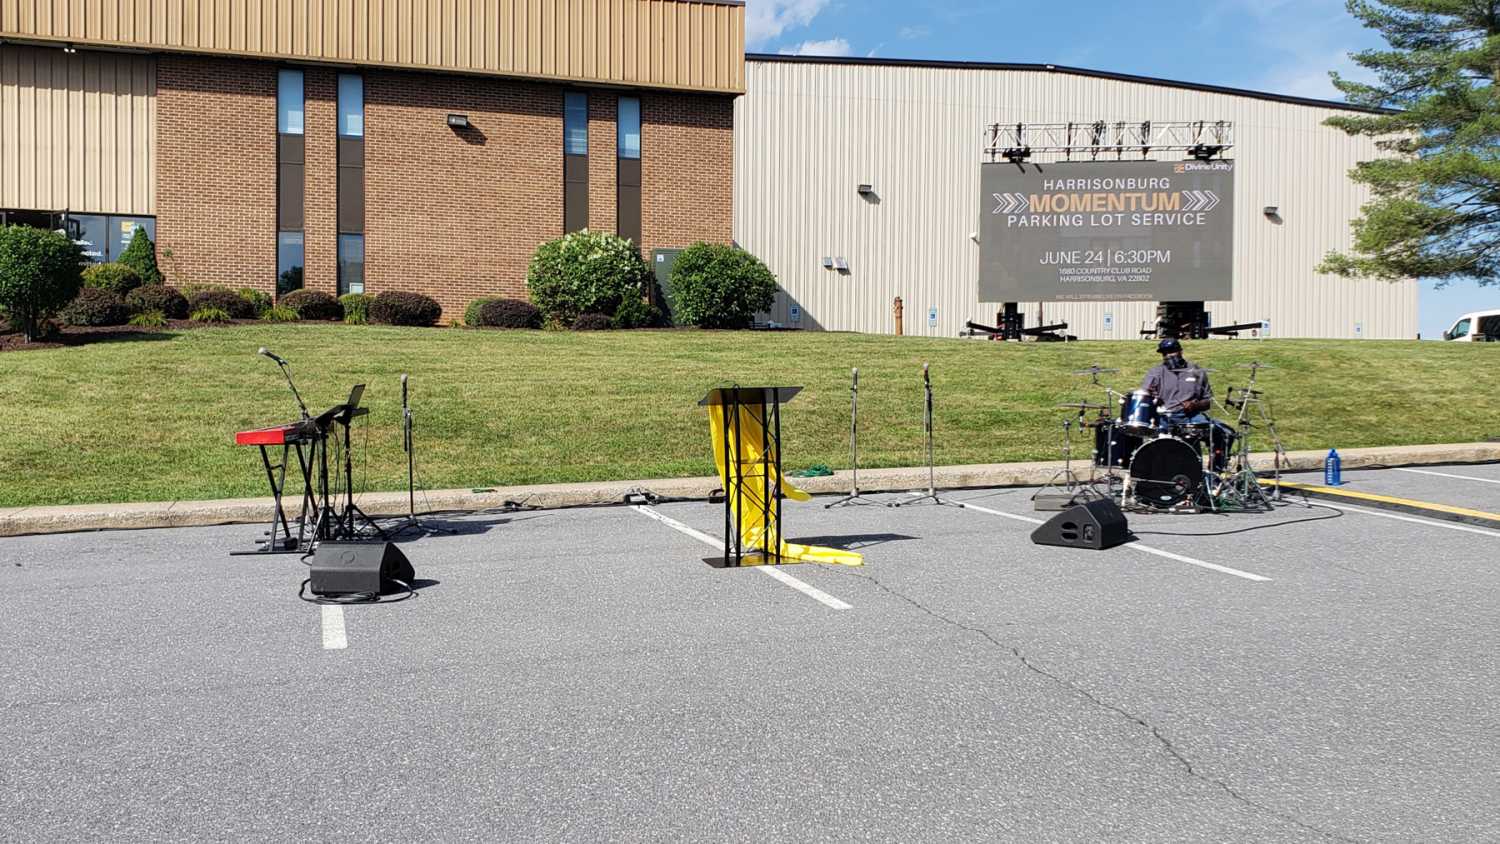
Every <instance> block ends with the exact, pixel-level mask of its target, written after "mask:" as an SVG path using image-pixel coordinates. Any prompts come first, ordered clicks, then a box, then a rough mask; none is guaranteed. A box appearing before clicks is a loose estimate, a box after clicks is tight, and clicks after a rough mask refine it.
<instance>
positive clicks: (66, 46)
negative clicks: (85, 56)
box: [63, 44, 78, 56]
mask: <svg viewBox="0 0 1500 844" xmlns="http://www.w3.org/2000/svg"><path fill="white" fill-rule="evenodd" d="M63 52H64V53H67V54H68V55H70V56H71V55H73V54H74V53H76V52H78V48H77V47H75V46H73V45H72V44H64V45H63Z"/></svg>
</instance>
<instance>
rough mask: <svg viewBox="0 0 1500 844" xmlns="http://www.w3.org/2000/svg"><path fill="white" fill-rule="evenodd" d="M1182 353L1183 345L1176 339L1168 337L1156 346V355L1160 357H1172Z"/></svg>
mask: <svg viewBox="0 0 1500 844" xmlns="http://www.w3.org/2000/svg"><path fill="white" fill-rule="evenodd" d="M1180 351H1182V344H1181V343H1179V342H1177V338H1176V337H1168V338H1167V339H1165V340H1163V341H1161V342H1160V343H1157V344H1156V353H1157V354H1159V355H1170V354H1172V353H1173V352H1180Z"/></svg>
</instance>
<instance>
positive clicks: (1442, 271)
mask: <svg viewBox="0 0 1500 844" xmlns="http://www.w3.org/2000/svg"><path fill="white" fill-rule="evenodd" d="M1348 8H1349V12H1350V13H1351V14H1353V15H1354V16H1355V17H1356V18H1358V19H1359V20H1360V21H1362V22H1363V23H1364V24H1365V26H1367V27H1369V28H1371V29H1375V30H1377V31H1379V32H1380V33H1381V35H1382V36H1383V37H1384V38H1385V40H1386V42H1387V44H1388V45H1389V49H1377V50H1366V51H1364V52H1360V53H1356V54H1355V55H1354V56H1353V58H1354V60H1355V61H1356V62H1357V63H1359V64H1360V65H1361V66H1363V67H1365V68H1367V69H1369V70H1370V71H1372V72H1373V73H1374V74H1375V77H1376V80H1375V81H1374V82H1372V83H1369V84H1365V83H1360V82H1355V81H1353V80H1349V79H1343V78H1341V77H1339V76H1338V74H1333V81H1334V84H1335V85H1336V86H1337V87H1338V89H1339V90H1340V91H1342V92H1343V93H1344V96H1345V99H1346V100H1348V101H1349V102H1350V103H1353V104H1356V105H1362V106H1367V107H1371V108H1373V109H1381V110H1382V111H1374V112H1371V113H1367V114H1346V115H1340V116H1338V117H1334V118H1332V119H1330V120H1329V121H1328V124H1329V125H1331V126H1334V127H1337V128H1339V129H1342V130H1343V131H1345V132H1347V133H1349V134H1350V135H1364V136H1367V137H1372V138H1376V139H1377V144H1378V145H1379V146H1380V148H1381V149H1382V150H1385V151H1386V152H1389V153H1391V155H1390V157H1385V158H1381V159H1378V160H1375V161H1366V162H1361V163H1360V164H1359V165H1358V166H1356V167H1355V169H1354V170H1353V172H1352V173H1351V176H1352V178H1353V179H1354V180H1355V181H1357V182H1360V183H1363V184H1366V185H1368V186H1369V187H1370V189H1371V191H1372V192H1373V193H1374V198H1373V199H1372V200H1371V202H1370V203H1369V204H1367V205H1366V206H1365V207H1364V209H1363V213H1362V215H1361V216H1360V218H1359V219H1357V220H1355V221H1354V248H1353V250H1352V251H1351V252H1350V253H1349V254H1339V253H1333V254H1330V255H1329V256H1328V257H1327V258H1326V259H1325V260H1324V262H1323V264H1322V266H1321V267H1320V269H1321V270H1322V271H1324V272H1332V273H1338V274H1340V275H1345V276H1369V277H1375V278H1385V279H1401V278H1431V279H1437V280H1439V281H1440V282H1443V281H1450V280H1452V279H1455V278H1465V277H1472V278H1475V279H1477V280H1479V282H1480V283H1481V284H1490V283H1494V282H1495V281H1496V280H1497V274H1500V155H1497V142H1500V0H1348Z"/></svg>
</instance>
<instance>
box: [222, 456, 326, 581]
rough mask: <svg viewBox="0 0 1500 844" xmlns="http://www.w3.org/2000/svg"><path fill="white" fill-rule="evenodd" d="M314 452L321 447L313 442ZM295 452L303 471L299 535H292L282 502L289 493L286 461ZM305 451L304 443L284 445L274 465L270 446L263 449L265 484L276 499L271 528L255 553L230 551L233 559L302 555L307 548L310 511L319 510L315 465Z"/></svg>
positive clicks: (298, 523) (262, 463)
mask: <svg viewBox="0 0 1500 844" xmlns="http://www.w3.org/2000/svg"><path fill="white" fill-rule="evenodd" d="M312 446H313V451H314V452H316V451H317V447H318V444H317V442H316V441H314V442H313V443H312ZM293 451H295V452H296V455H297V466H298V468H299V469H301V470H302V506H301V509H300V510H299V512H298V514H297V535H296V536H295V537H293V536H292V526H291V522H290V520H289V519H288V518H287V516H286V506H285V504H284V503H283V502H284V500H285V494H286V474H287V473H286V469H287V459H288V458H289V457H290V456H291V454H292V452H293ZM310 457H311V455H309V454H307V453H306V451H305V450H304V449H303V443H301V442H298V443H291V444H288V443H282V445H281V458H280V460H278V461H277V462H275V463H272V462H271V452H270V447H269V446H266V445H262V446H260V462H261V465H262V466H263V467H265V470H266V481H267V482H268V483H269V484H270V485H271V496H272V497H273V498H274V499H275V500H276V505H275V507H274V508H273V509H272V511H271V529H270V531H269V532H267V534H266V538H265V539H263V540H259V544H260V546H261V547H260V548H259V549H258V550H255V551H231V552H230V554H229V556H231V557H252V556H257V555H261V554H301V553H304V548H305V547H306V537H307V534H306V531H307V514H308V511H309V510H310V509H315V508H316V507H317V499H316V498H315V496H314V494H313V484H312V477H313V476H312V465H311V463H310V460H309V458H310Z"/></svg>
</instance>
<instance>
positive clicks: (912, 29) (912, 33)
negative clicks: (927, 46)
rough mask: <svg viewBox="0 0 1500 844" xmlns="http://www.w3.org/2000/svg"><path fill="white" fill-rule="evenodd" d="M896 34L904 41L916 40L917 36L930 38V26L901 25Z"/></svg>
mask: <svg viewBox="0 0 1500 844" xmlns="http://www.w3.org/2000/svg"><path fill="white" fill-rule="evenodd" d="M896 34H897V35H899V36H900V37H901V38H902V39H903V40H905V41H916V40H917V39H919V38H931V37H932V27H930V26H927V25H926V24H923V25H921V26H903V27H901V29H900V30H899V31H898V32H897V33H896Z"/></svg>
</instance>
